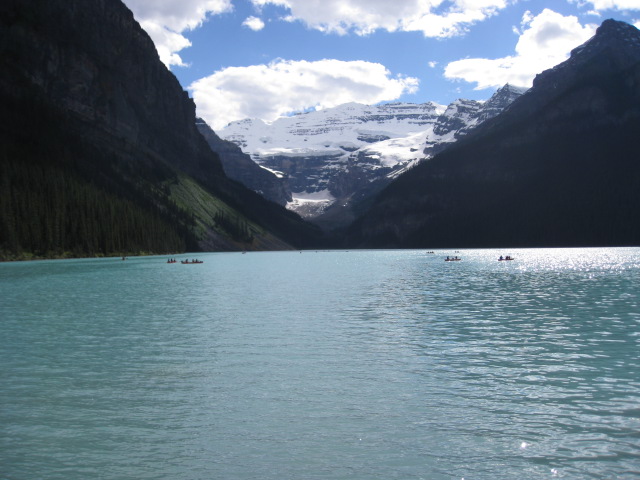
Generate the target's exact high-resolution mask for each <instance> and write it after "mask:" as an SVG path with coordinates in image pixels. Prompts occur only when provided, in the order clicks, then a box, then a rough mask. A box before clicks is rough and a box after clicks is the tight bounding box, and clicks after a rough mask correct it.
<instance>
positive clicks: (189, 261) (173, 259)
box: [167, 258, 204, 265]
mask: <svg viewBox="0 0 640 480" xmlns="http://www.w3.org/2000/svg"><path fill="white" fill-rule="evenodd" d="M167 263H178V260H176V259H175V258H170V259H169V260H167ZM180 263H181V264H183V265H187V264H191V263H204V260H198V259H197V258H194V259H192V260H189V259H187V260H180Z"/></svg>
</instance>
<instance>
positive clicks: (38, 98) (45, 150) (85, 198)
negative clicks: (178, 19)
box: [0, 0, 318, 258]
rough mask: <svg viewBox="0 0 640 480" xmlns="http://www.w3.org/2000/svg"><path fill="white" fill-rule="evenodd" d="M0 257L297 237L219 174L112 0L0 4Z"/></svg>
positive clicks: (266, 244)
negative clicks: (0, 184) (0, 147)
mask: <svg viewBox="0 0 640 480" xmlns="http://www.w3.org/2000/svg"><path fill="white" fill-rule="evenodd" d="M0 105H1V107H0V144H1V145H2V149H1V150H0V179H1V181H2V188H1V189H0V257H2V258H23V257H25V256H29V255H35V256H69V255H72V256H79V255H109V254H118V253H140V252H156V253H164V252H178V251H184V250H185V249H187V250H196V249H204V250H235V249H267V248H268V249H279V248H293V247H300V246H305V245H309V244H311V243H313V242H315V241H316V240H317V236H318V231H317V228H315V227H312V226H311V225H309V224H306V223H304V222H303V221H302V220H301V219H300V218H299V217H297V216H296V215H295V214H293V213H292V212H289V211H287V210H286V209H284V208H282V207H280V206H278V205H276V204H275V203H272V202H268V201H265V200H264V198H262V197H261V196H259V195H258V194H257V193H255V192H253V191H251V190H249V189H247V188H245V187H243V186H242V185H241V184H239V183H238V182H235V181H233V180H231V179H229V178H228V177H227V176H226V175H225V173H224V171H223V167H222V164H221V162H220V159H219V156H218V155H217V154H216V153H214V152H213V151H212V150H211V148H210V147H209V145H208V144H207V142H206V141H205V139H204V138H203V136H202V135H201V134H200V132H199V131H198V129H197V127H196V117H195V105H194V103H193V101H192V100H191V99H190V98H189V97H188V95H187V93H186V92H184V91H183V90H182V88H181V86H180V84H179V83H178V81H177V79H176V78H175V76H174V75H173V74H172V73H171V72H170V71H169V70H167V68H166V67H165V66H164V65H163V64H162V63H161V62H160V60H159V58H158V55H157V52H156V50H155V47H154V44H153V42H152V41H151V39H150V38H149V36H148V35H147V34H146V33H145V32H144V30H143V29H142V28H141V27H140V25H139V24H138V23H137V22H136V21H135V19H134V18H133V15H132V13H131V11H130V10H129V9H128V8H127V7H126V6H125V5H124V4H122V3H121V2H120V1H119V0H5V1H3V2H2V3H1V4H0Z"/></svg>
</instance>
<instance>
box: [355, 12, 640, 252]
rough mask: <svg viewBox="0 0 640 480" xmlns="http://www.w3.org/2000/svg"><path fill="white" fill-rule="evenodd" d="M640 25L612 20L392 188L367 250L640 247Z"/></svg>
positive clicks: (361, 235) (374, 212) (366, 218)
mask: <svg viewBox="0 0 640 480" xmlns="http://www.w3.org/2000/svg"><path fill="white" fill-rule="evenodd" d="M638 131H640V32H639V31H638V30H637V29H636V28H635V27H633V26H631V25H628V24H626V23H623V22H618V21H614V20H607V21H605V22H603V24H602V25H601V26H600V27H599V29H598V30H597V33H596V35H595V36H594V37H593V38H592V39H591V40H589V41H588V42H586V43H585V44H584V45H582V46H581V47H579V48H576V49H575V50H574V51H573V52H572V53H571V57H570V58H569V60H567V61H565V62H563V63H561V64H560V65H558V66H556V67H555V68H553V69H550V70H547V71H545V72H543V73H541V74H539V75H538V76H537V77H536V79H535V81H534V84H533V87H532V88H531V89H530V90H529V91H528V92H527V93H526V94H524V95H522V96H521V97H519V98H518V99H516V100H515V101H514V102H513V103H512V104H511V106H510V107H509V108H508V109H506V110H505V111H503V112H502V113H501V114H499V115H498V116H496V117H495V118H493V119H490V120H487V121H485V122H484V123H482V124H481V125H479V126H478V127H477V128H475V129H474V130H473V131H472V132H469V134H468V135H466V136H465V137H464V138H461V139H460V140H459V141H457V142H456V143H455V144H453V145H451V146H450V147H449V148H447V149H446V150H445V151H443V152H441V153H440V154H438V155H436V156H435V157H434V158H433V159H432V160H431V161H429V162H426V163H423V164H421V165H419V166H417V167H416V168H414V169H413V170H412V171H410V172H408V173H407V174H405V175H403V176H401V177H400V178H399V179H398V180H396V181H395V182H393V183H392V184H391V185H389V186H388V187H387V188H386V189H385V190H384V191H383V192H382V193H381V194H380V195H379V196H378V197H377V198H376V200H375V202H373V205H372V206H371V208H370V209H369V210H368V211H367V213H366V214H364V215H363V216H362V217H361V218H360V219H359V220H358V221H357V222H356V223H355V224H354V225H353V226H352V227H351V228H350V230H349V234H348V241H347V244H349V245H350V246H361V247H364V246H366V247H438V246H441V247H486V246H585V245H593V246H595V245H638V244H640V222H638V214H637V212H638V211H640V157H639V154H638V150H637V145H636V144H637V141H636V137H637V132H638Z"/></svg>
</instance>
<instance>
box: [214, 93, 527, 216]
mask: <svg viewBox="0 0 640 480" xmlns="http://www.w3.org/2000/svg"><path fill="white" fill-rule="evenodd" d="M523 92H524V89H520V88H517V87H513V86H510V85H506V86H505V87H503V88H502V89H500V90H499V91H498V92H496V94H495V95H494V96H493V97H492V98H491V99H490V100H488V101H487V102H478V101H472V100H458V101H456V102H454V103H452V104H451V105H449V106H448V107H444V106H442V105H438V104H435V103H425V104H420V105H417V104H408V103H391V104H383V105H375V106H368V105H361V104H356V103H351V104H345V105H340V106H338V107H335V108H330V109H325V110H320V111H315V112H308V113H304V114H299V115H295V116H292V117H287V118H281V119H278V120H276V121H275V122H273V123H271V124H266V123H265V122H263V121H261V120H256V119H253V120H252V119H247V120H242V121H239V122H232V123H231V124H229V125H228V126H227V127H225V128H224V129H223V130H221V132H220V135H221V137H223V138H225V139H226V140H229V141H231V142H234V143H235V144H237V145H238V146H240V147H241V148H242V150H243V151H244V152H245V153H248V154H249V155H250V156H251V158H252V159H253V160H254V161H255V162H256V163H258V164H259V165H260V166H262V167H264V168H267V169H269V170H272V171H274V172H278V173H279V175H280V176H282V177H283V178H284V180H285V182H286V184H287V186H288V190H289V192H290V194H291V196H292V201H290V202H289V203H288V208H290V209H292V210H294V211H296V212H298V213H300V214H301V215H303V216H305V217H308V218H315V219H317V220H316V221H317V222H319V223H321V224H323V223H324V224H325V226H326V227H327V228H331V227H335V226H336V225H339V224H340V225H341V224H344V223H346V222H347V221H348V220H349V219H350V218H351V215H350V213H349V212H348V211H350V209H351V202H352V200H353V199H354V198H360V197H366V196H367V194H368V192H371V191H376V189H379V188H381V185H382V184H386V183H388V182H389V181H390V180H391V179H393V178H395V177H396V176H398V175H399V174H400V173H402V172H404V171H405V170H406V169H408V168H411V167H412V166H414V165H416V164H417V163H418V162H420V161H421V160H423V159H425V158H430V157H431V156H432V155H433V154H435V153H437V152H438V151H441V150H442V149H443V148H444V147H445V146H446V145H448V144H450V143H451V142H453V141H455V140H456V139H457V138H459V137H460V136H462V135H464V134H465V133H466V132H468V131H469V130H471V129H472V128H473V127H475V126H476V125H477V124H479V123H481V122H482V121H484V120H486V119H488V118H491V117H492V116H495V115H496V114H497V113H499V112H500V111H502V110H503V109H504V108H506V107H507V106H508V105H509V104H510V103H511V102H512V101H513V100H514V99H515V98H517V97H518V96H520V95H521V94H522V93H523ZM372 183H373V184H375V185H371V184H372ZM332 206H333V207H332ZM330 207H331V208H330ZM328 209H330V210H331V211H330V212H327V210H328ZM345 209H346V210H347V212H345V211H343V210H345ZM338 211H340V213H338ZM326 213H328V215H326ZM319 217H321V218H319ZM328 219H330V220H328Z"/></svg>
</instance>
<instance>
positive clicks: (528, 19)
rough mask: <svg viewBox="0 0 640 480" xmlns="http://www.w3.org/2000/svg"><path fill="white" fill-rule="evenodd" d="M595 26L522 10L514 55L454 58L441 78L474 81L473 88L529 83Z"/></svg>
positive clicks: (564, 58)
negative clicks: (518, 36) (520, 31)
mask: <svg viewBox="0 0 640 480" xmlns="http://www.w3.org/2000/svg"><path fill="white" fill-rule="evenodd" d="M596 27H597V26H596V25H592V24H588V25H584V26H583V25H581V24H580V22H579V21H578V19H577V18H576V17H574V16H566V17H565V16H563V15H561V14H559V13H556V12H554V11H552V10H549V9H545V10H543V11H542V13H540V14H539V15H538V16H536V17H534V16H532V15H531V13H530V12H526V13H525V14H524V16H523V18H522V34H521V35H520V38H519V40H518V43H517V44H516V47H515V54H514V55H512V56H508V57H504V58H497V59H488V58H467V59H463V60H457V61H455V62H451V63H449V64H448V65H447V67H446V68H445V72H444V73H445V77H447V78H449V79H452V80H464V81H466V82H472V83H476V84H477V86H476V89H477V90H481V89H485V88H495V87H500V86H502V85H504V84H505V83H511V84H514V85H521V86H531V83H532V82H533V78H534V77H535V76H536V74H538V73H540V72H542V71H543V70H546V69H548V68H551V67H553V66H555V65H557V64H558V63H560V62H563V61H564V60H566V59H567V58H568V57H569V53H570V52H571V50H572V49H573V48H575V47H577V46H579V45H581V44H582V43H584V42H585V41H587V40H588V39H589V38H590V37H592V36H593V35H594V33H595V30H596Z"/></svg>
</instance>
